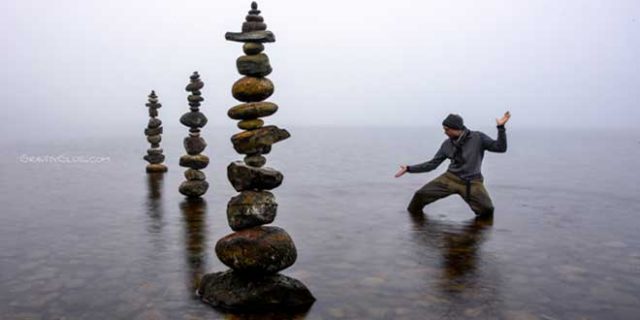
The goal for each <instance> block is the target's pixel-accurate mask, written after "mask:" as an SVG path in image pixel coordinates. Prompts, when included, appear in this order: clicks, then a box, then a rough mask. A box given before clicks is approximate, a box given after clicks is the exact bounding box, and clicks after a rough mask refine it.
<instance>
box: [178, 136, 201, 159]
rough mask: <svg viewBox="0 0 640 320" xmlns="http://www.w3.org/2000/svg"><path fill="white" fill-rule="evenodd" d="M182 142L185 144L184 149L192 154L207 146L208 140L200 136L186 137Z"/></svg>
mask: <svg viewBox="0 0 640 320" xmlns="http://www.w3.org/2000/svg"><path fill="white" fill-rule="evenodd" d="M182 144H183V145H184V149H185V150H187V153H188V154H190V155H197V154H199V153H200V152H202V151H204V149H205V148H206V147H207V142H206V141H204V139H202V137H200V136H197V137H186V138H184V140H183V141H182Z"/></svg>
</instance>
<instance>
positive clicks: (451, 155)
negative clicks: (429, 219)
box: [395, 111, 511, 216]
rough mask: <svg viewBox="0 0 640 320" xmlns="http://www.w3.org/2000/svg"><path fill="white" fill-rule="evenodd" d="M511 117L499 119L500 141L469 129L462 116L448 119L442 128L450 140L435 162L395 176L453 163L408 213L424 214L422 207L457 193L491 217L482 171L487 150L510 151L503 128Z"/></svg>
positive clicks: (404, 168) (422, 190)
mask: <svg viewBox="0 0 640 320" xmlns="http://www.w3.org/2000/svg"><path fill="white" fill-rule="evenodd" d="M509 118H511V114H510V113H509V111H507V112H505V114H504V116H502V118H500V119H496V124H497V127H498V140H493V139H491V138H489V136H487V135H486V134H484V133H482V132H480V131H471V130H469V129H467V128H466V127H465V126H464V122H463V120H462V117H460V116H459V115H457V114H450V115H449V116H447V118H446V119H444V121H443V122H442V126H443V128H444V134H445V135H447V136H448V137H449V139H447V140H445V141H444V142H443V143H442V145H441V146H440V150H438V152H436V155H435V156H434V157H433V159H431V160H429V161H427V162H424V163H421V164H417V165H412V166H408V165H403V166H400V171H398V173H396V175H395V177H396V178H398V177H400V176H402V175H403V174H405V173H407V172H409V173H419V172H429V171H431V170H433V169H435V168H437V167H438V166H439V165H440V164H441V163H442V161H444V160H445V159H450V160H451V164H450V165H449V168H448V169H447V172H445V173H444V174H442V175H440V176H439V177H437V178H435V179H433V180H431V181H430V182H429V183H427V184H425V185H424V186H423V187H422V188H420V189H419V190H418V191H416V193H415V195H414V196H413V199H411V203H409V207H408V208H407V210H409V212H411V213H422V208H424V206H426V205H427V204H429V203H431V202H434V201H436V200H438V199H442V198H444V197H447V196H450V195H452V194H454V193H455V194H458V195H460V196H461V197H462V198H463V199H464V200H465V201H466V202H467V204H469V206H470V207H471V210H473V212H475V214H476V215H478V216H481V215H482V216H484V215H492V214H493V209H494V208H493V203H492V202H491V197H489V193H488V192H487V189H485V187H484V183H483V182H484V179H483V177H482V173H481V172H480V169H481V167H482V158H483V157H484V151H485V150H487V151H491V152H506V151H507V134H506V133H505V128H504V125H505V124H506V123H507V121H509Z"/></svg>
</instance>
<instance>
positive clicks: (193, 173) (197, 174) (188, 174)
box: [184, 169, 207, 181]
mask: <svg viewBox="0 0 640 320" xmlns="http://www.w3.org/2000/svg"><path fill="white" fill-rule="evenodd" d="M184 177H185V179H187V180H199V181H202V180H205V179H206V178H207V177H206V176H205V175H204V172H202V171H200V170H194V169H187V171H185V172H184Z"/></svg>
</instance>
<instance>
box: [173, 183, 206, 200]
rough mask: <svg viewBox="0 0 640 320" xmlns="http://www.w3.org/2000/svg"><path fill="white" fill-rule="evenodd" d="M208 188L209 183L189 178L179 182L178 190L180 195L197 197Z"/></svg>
mask: <svg viewBox="0 0 640 320" xmlns="http://www.w3.org/2000/svg"><path fill="white" fill-rule="evenodd" d="M208 189H209V183H207V182H206V181H203V180H190V181H184V182H182V183H181V184H180V187H179V188H178V191H180V193H181V194H182V195H185V196H187V197H190V198H197V197H200V196H202V195H203V194H205V193H206V192H207V190H208Z"/></svg>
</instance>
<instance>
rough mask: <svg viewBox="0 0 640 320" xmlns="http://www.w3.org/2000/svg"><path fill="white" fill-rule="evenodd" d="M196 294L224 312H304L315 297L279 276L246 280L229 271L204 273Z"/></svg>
mask: <svg viewBox="0 0 640 320" xmlns="http://www.w3.org/2000/svg"><path fill="white" fill-rule="evenodd" d="M198 294H199V295H200V298H201V299H202V301H204V302H206V303H208V304H210V305H212V306H214V307H217V308H221V309H224V310H227V311H242V312H250V311H278V310H280V311H283V310H286V311H305V310H307V309H309V308H310V307H311V305H312V304H313V303H314V302H315V300H316V299H315V298H314V297H313V295H312V294H311V292H309V289H307V287H306V286H305V285H304V284H302V282H300V281H298V280H296V279H294V278H290V277H287V276H284V275H281V274H274V275H269V276H262V277H258V278H255V277H247V276H245V275H242V274H238V273H236V272H233V271H232V270H228V271H224V272H216V273H210V274H206V275H204V276H203V277H202V280H201V281H200V287H199V288H198Z"/></svg>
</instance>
